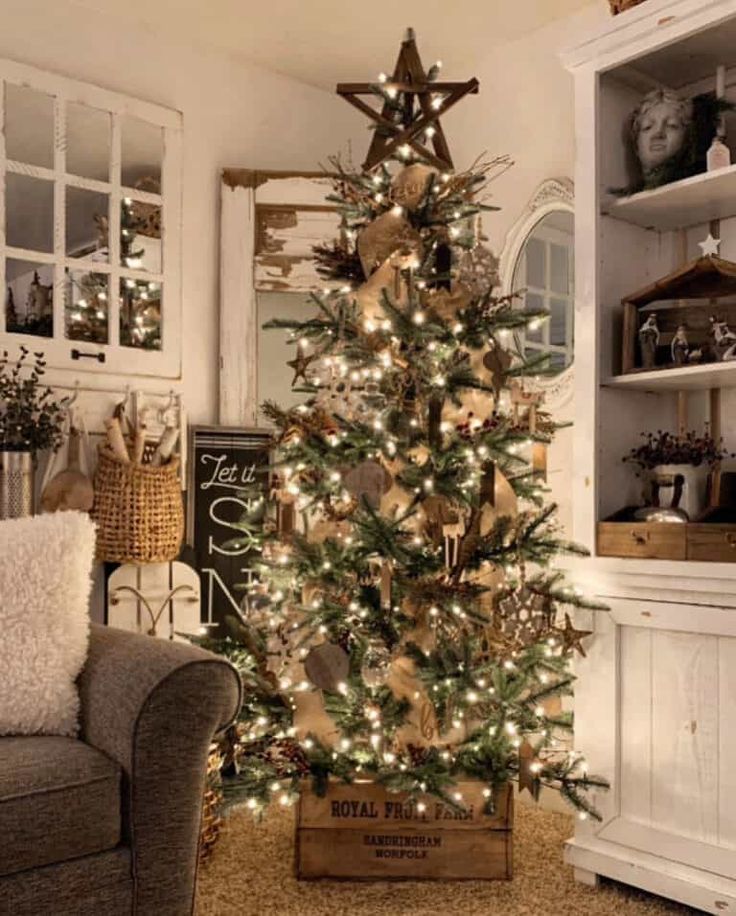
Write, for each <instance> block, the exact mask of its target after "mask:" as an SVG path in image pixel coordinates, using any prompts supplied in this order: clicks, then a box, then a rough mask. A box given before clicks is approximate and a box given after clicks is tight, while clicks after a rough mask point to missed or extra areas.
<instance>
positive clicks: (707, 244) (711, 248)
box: [698, 232, 721, 258]
mask: <svg viewBox="0 0 736 916" xmlns="http://www.w3.org/2000/svg"><path fill="white" fill-rule="evenodd" d="M720 244H721V240H720V239H714V238H713V233H712V232H709V233H708V238H707V239H704V240H703V241H702V242H698V247H699V248H700V250H701V251H702V252H703V257H704V258H706V257H713V256H714V255H717V254H718V249H719V247H720Z"/></svg>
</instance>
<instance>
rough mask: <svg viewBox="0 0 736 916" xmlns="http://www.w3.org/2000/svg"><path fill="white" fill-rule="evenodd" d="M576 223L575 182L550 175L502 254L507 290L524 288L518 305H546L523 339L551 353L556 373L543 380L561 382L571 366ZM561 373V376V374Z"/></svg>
mask: <svg viewBox="0 0 736 916" xmlns="http://www.w3.org/2000/svg"><path fill="white" fill-rule="evenodd" d="M574 266H575V226H574V205H573V191H572V182H570V181H569V180H567V179H551V180H549V181H545V182H544V183H543V184H542V185H541V187H540V188H539V189H538V190H537V192H536V193H535V195H534V196H533V197H532V200H531V201H530V203H529V205H528V206H527V208H526V209H525V210H524V213H523V214H522V215H521V217H520V218H519V220H518V221H517V222H516V224H515V225H514V226H513V227H512V229H511V231H510V232H509V235H508V237H507V241H506V245H505V247H504V251H503V254H502V257H501V265H500V275H501V287H502V291H503V293H504V294H509V293H512V292H517V291H520V292H521V297H520V299H519V300H518V307H519V308H523V309H527V310H529V311H540V310H544V311H546V312H548V313H549V314H548V317H547V318H545V319H544V320H543V321H540V322H535V323H532V324H531V325H529V326H528V327H527V329H526V331H525V332H524V334H523V337H522V338H521V340H520V344H521V346H522V347H523V349H524V351H525V352H526V354H527V356H529V357H535V356H538V355H540V354H547V355H548V357H549V360H548V366H549V369H550V375H551V376H552V378H550V377H549V376H545V377H543V378H542V379H540V384H541V385H542V386H545V384H547V385H549V384H554V385H555V387H559V386H558V381H559V376H560V375H561V374H563V373H565V370H568V369H570V367H571V366H572V363H573V358H574V341H575V289H574V277H575V271H574ZM555 377H557V378H555Z"/></svg>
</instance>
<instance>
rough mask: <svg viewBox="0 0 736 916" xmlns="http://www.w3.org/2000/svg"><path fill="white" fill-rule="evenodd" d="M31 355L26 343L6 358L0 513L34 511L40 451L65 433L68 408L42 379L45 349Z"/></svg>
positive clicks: (0, 361)
mask: <svg viewBox="0 0 736 916" xmlns="http://www.w3.org/2000/svg"><path fill="white" fill-rule="evenodd" d="M30 355H31V353H30V350H28V348H27V347H24V346H21V348H20V356H19V357H18V358H17V360H15V362H12V361H11V359H10V357H9V355H8V351H7V350H5V351H3V354H2V358H0V518H17V517H20V516H23V515H30V514H31V512H32V511H33V469H34V465H35V462H36V456H37V455H38V452H41V451H44V450H45V449H49V448H53V449H55V448H58V446H59V445H60V443H61V438H62V425H63V421H64V408H63V406H62V405H61V404H60V403H59V402H57V401H55V400H54V399H53V397H52V395H53V391H52V390H51V389H50V388H49V387H48V386H47V385H44V384H43V383H42V381H41V379H42V376H43V375H44V373H45V368H46V363H45V361H44V358H43V353H34V354H33V357H32V359H29V357H30Z"/></svg>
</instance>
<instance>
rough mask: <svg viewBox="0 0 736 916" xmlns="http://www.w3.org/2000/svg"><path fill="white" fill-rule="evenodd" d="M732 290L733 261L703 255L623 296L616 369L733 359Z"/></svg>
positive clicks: (735, 320) (735, 281) (735, 290)
mask: <svg viewBox="0 0 736 916" xmlns="http://www.w3.org/2000/svg"><path fill="white" fill-rule="evenodd" d="M735 294H736V264H734V263H733V262H732V261H726V260H724V259H723V258H719V257H717V256H716V255H706V256H704V257H700V258H697V259H696V260H694V261H690V262H689V263H688V264H685V265H684V266H683V267H678V268H677V270H674V271H673V272H672V273H670V274H668V275H667V276H666V277H663V278H662V279H660V280H655V281H654V283H651V284H649V286H646V287H645V288H644V289H640V290H638V291H637V292H635V293H632V294H631V295H629V296H625V297H624V298H623V299H622V304H623V307H624V325H623V353H622V359H621V371H622V373H623V374H627V373H630V372H642V371H652V370H660V369H661V370H667V369H673V368H682V367H683V366H689V365H696V364H702V363H712V362H727V361H730V360H736V301H734V302H732V303H726V302H718V300H720V299H723V298H725V297H728V296H734V295H735ZM692 300H703V301H697V302H693V301H692ZM660 302H661V303H662V304H661V305H657V306H656V308H655V307H654V306H653V304H654V303H660Z"/></svg>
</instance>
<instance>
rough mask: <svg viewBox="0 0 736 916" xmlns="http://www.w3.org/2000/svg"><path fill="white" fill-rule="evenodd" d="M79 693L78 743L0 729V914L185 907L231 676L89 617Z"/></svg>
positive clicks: (210, 659) (191, 653)
mask: <svg viewBox="0 0 736 916" xmlns="http://www.w3.org/2000/svg"><path fill="white" fill-rule="evenodd" d="M79 689H80V695H81V723H82V728H81V734H80V739H79V740H78V739H73V738H59V737H36V736H33V737H17V738H16V737H10V738H0V913H1V914H10V913H12V914H13V916H26V914H28V916H30V914H34V916H36V914H39V913H49V914H54V916H67V914H68V916H71V914H74V916H87V914H94V916H118V914H123V913H125V914H131V913H134V914H140V916H153V914H156V916H179V914H185V913H186V914H188V913H191V911H192V907H193V899H194V886H195V878H196V872H197V846H198V839H199V828H200V820H201V813H202V793H203V787H204V774H205V767H206V760H207V752H208V747H209V744H210V741H211V739H212V736H213V734H214V733H215V732H217V731H218V730H219V729H222V728H223V727H224V726H226V725H227V724H228V723H229V722H231V721H232V719H233V717H234V716H235V714H236V712H237V710H238V708H239V704H240V691H241V686H240V680H239V678H238V675H237V673H236V671H235V669H234V668H233V667H232V666H231V665H229V664H228V663H227V662H226V661H224V660H223V659H221V658H217V657H216V656H214V655H211V654H210V653H208V652H204V651H202V650H201V649H197V648H195V647H193V646H187V645H182V644H180V643H172V642H167V641H164V640H159V639H154V638H151V637H147V636H137V635H134V634H131V633H125V632H123V631H121V630H114V629H111V628H106V627H100V626H94V627H93V628H92V635H91V641H90V652H89V657H88V659H87V663H86V665H85V668H84V671H83V672H82V674H81V676H80V678H79Z"/></svg>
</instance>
